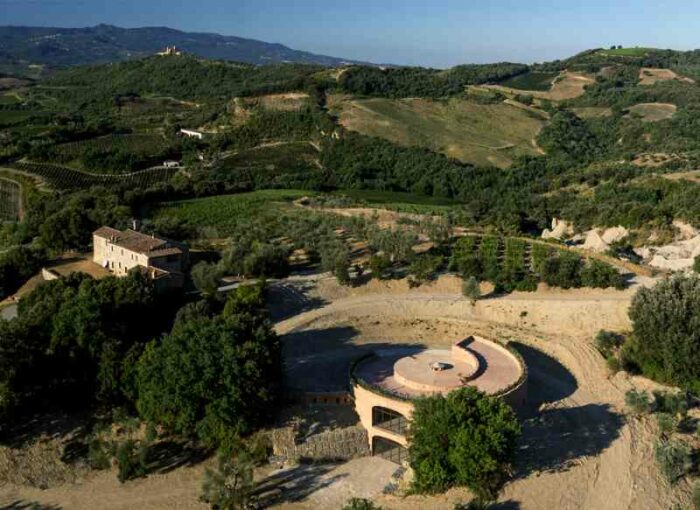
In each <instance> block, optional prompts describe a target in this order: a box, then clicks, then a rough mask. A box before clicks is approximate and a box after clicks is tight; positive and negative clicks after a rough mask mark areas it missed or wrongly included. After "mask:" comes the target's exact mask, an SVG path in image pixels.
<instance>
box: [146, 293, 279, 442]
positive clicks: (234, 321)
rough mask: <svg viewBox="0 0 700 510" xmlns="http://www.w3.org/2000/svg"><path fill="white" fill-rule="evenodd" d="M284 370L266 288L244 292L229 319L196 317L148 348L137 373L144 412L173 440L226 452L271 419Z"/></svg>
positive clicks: (233, 299)
mask: <svg viewBox="0 0 700 510" xmlns="http://www.w3.org/2000/svg"><path fill="white" fill-rule="evenodd" d="M279 370H280V345H279V340H278V338H277V336H276V335H275V333H274V332H273V331H272V329H271V327H270V323H269V321H268V320H267V317H266V312H265V309H264V298H263V290H262V287H261V286H247V287H241V288H239V289H238V290H237V291H236V292H233V293H231V294H230V295H229V298H228V300H227V303H226V305H225V307H224V311H223V313H222V314H220V315H217V316H214V317H206V316H197V315H195V316H194V318H193V319H192V320H190V321H183V322H179V323H178V326H177V328H175V329H174V330H173V331H172V333H170V334H169V335H167V336H165V337H163V338H162V339H161V340H157V341H154V342H151V343H150V344H149V345H148V346H147V348H146V350H145V352H144V354H143V356H142V357H141V359H140V360H139V363H138V369H137V387H138V400H137V408H138V410H139V412H140V413H141V415H142V416H143V417H144V418H146V419H147V420H149V421H151V422H154V423H158V424H161V425H163V426H165V427H167V428H168V429H169V430H171V431H173V432H176V433H180V434H186V435H195V434H196V435H198V436H199V437H200V438H201V439H202V440H203V441H205V442H206V443H207V444H210V445H212V446H215V445H221V444H226V443H227V442H229V441H230V440H232V439H233V438H235V437H236V436H238V435H244V434H247V433H249V432H251V431H252V430H253V428H254V427H255V426H256V425H258V424H260V423H261V422H262V420H263V419H264V418H265V417H266V416H267V415H268V414H269V412H270V411H271V406H272V405H273V402H274V401H275V397H276V391H277V384H278V381H279V380H280V373H279Z"/></svg>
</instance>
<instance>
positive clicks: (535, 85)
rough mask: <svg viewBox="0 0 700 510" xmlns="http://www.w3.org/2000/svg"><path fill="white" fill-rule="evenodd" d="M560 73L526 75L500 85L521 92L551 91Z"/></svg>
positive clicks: (510, 79)
mask: <svg viewBox="0 0 700 510" xmlns="http://www.w3.org/2000/svg"><path fill="white" fill-rule="evenodd" d="M557 76H559V73H534V72H533V73H524V74H519V75H517V76H514V77H512V78H509V79H507V80H505V81H502V82H501V83H500V84H499V85H503V86H504V87H510V88H512V89H520V90H542V91H544V90H549V89H550V88H552V81H553V80H554V78H556V77H557Z"/></svg>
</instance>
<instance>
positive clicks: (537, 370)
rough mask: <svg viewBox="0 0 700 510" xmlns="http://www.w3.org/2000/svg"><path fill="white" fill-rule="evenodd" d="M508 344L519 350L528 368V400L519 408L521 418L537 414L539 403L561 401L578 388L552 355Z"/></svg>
mask: <svg viewBox="0 0 700 510" xmlns="http://www.w3.org/2000/svg"><path fill="white" fill-rule="evenodd" d="M509 345H511V346H512V347H514V348H515V350H517V351H518V352H519V353H520V355H521V356H522V357H523V361H524V362H525V366H526V367H527V399H526V401H525V405H523V406H522V407H521V408H520V409H518V413H519V414H520V415H521V417H522V418H531V417H533V416H536V415H537V414H538V413H539V409H540V407H541V406H542V404H548V403H552V402H558V401H559V400H563V399H565V398H567V397H569V396H571V395H573V394H574V392H575V391H576V390H577V389H578V382H577V381H576V378H575V377H574V376H573V374H572V373H571V372H569V370H568V369H567V368H566V367H565V366H564V365H562V364H561V363H559V361H557V360H556V359H555V358H553V357H552V356H549V355H548V354H545V353H544V352H542V351H540V350H539V349H535V348H534V347H530V346H529V345H525V344H522V343H519V342H511V343H510V344H509Z"/></svg>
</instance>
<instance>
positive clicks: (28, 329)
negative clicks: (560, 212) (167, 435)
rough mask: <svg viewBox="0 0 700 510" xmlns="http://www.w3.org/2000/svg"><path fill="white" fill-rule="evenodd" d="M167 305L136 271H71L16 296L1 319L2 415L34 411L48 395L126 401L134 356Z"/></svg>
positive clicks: (77, 403)
mask: <svg viewBox="0 0 700 510" xmlns="http://www.w3.org/2000/svg"><path fill="white" fill-rule="evenodd" d="M169 306H170V304H169V303H168V300H167V299H166V300H163V299H161V300H159V301H158V302H157V301H156V300H155V299H154V296H153V288H152V284H151V282H150V280H148V279H147V278H146V277H145V276H144V275H143V274H142V273H140V272H138V271H136V272H133V273H131V274H130V275H129V276H128V277H125V278H116V277H107V278H105V279H103V280H93V279H91V278H89V277H87V276H85V275H80V274H73V275H71V276H69V277H67V278H65V279H59V280H53V281H49V282H45V283H43V284H42V285H40V286H39V287H38V288H37V289H36V290H34V291H33V292H32V293H30V294H29V295H28V296H26V297H25V298H23V299H22V300H21V301H20V302H19V309H18V317H17V319H14V320H12V321H4V320H2V321H0V363H2V364H3V366H4V369H3V370H0V388H2V392H3V393H4V394H5V396H4V397H2V400H3V402H4V403H3V405H4V407H5V409H4V411H5V414H6V417H7V416H9V414H10V413H11V412H12V411H13V410H14V409H15V408H19V409H20V410H22V409H23V408H26V406H28V405H29V404H30V403H31V406H32V408H33V410H34V411H35V412H36V411H37V410H38V409H42V408H43V407H44V406H43V404H42V402H45V401H46V400H45V399H48V398H49V396H50V404H49V405H59V404H61V403H66V404H68V403H69V404H70V406H72V407H85V406H89V405H92V404H94V403H101V404H103V405H107V406H112V405H122V404H124V403H125V402H127V401H128V400H129V399H130V398H131V396H132V395H133V384H132V377H131V376H132V374H131V370H132V366H133V363H134V361H135V358H137V357H138V355H139V354H140V352H141V350H142V349H143V346H144V345H145V343H146V341H147V340H149V339H150V338H151V337H152V336H153V335H155V334H157V333H158V332H159V331H160V330H161V328H163V327H164V323H165V324H167V322H168V316H169V314H168V313H167V310H168V308H169ZM159 312H160V313H159ZM154 317H155V319H154Z"/></svg>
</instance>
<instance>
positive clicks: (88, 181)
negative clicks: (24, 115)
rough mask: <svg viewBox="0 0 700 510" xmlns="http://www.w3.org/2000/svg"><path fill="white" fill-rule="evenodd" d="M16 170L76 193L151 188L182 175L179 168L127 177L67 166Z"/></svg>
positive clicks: (26, 166)
mask: <svg viewBox="0 0 700 510" xmlns="http://www.w3.org/2000/svg"><path fill="white" fill-rule="evenodd" d="M12 169H14V170H17V171H19V172H21V173H23V174H26V175H28V176H30V177H35V178H37V179H39V180H41V181H42V182H43V183H45V184H46V185H47V186H48V187H51V188H54V189H57V190H75V189H82V188H89V187H90V186H107V187H117V186H127V187H138V188H147V187H148V186H152V185H153V184H156V183H158V182H162V181H167V180H168V179H170V178H171V177H172V176H173V175H174V174H175V173H176V172H177V171H178V169H177V168H162V167H156V168H148V169H146V170H139V171H137V172H131V173H125V174H93V173H88V172H83V171H81V170H76V169H74V168H70V167H66V166H60V165H52V164H50V163H30V162H17V163H14V164H13V165H12Z"/></svg>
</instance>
